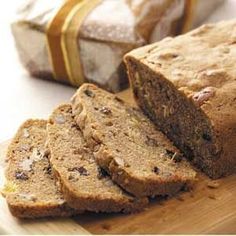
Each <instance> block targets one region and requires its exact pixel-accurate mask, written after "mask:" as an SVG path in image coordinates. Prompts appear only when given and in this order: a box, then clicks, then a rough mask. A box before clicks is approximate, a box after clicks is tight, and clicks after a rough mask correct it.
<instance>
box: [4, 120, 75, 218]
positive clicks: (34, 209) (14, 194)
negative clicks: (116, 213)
mask: <svg viewBox="0 0 236 236" xmlns="http://www.w3.org/2000/svg"><path fill="white" fill-rule="evenodd" d="M46 124H47V121H45V120H27V121H26V122H25V123H24V124H22V126H21V127H20V128H19V130H18V132H17V134H16V136H15V137H14V139H13V140H12V142H11V144H10V146H9V148H8V152H7V161H8V166H7V169H6V172H5V175H6V180H7V183H6V185H5V188H4V190H3V194H4V196H5V197H6V200H7V203H8V206H9V209H10V211H11V213H12V214H13V215H14V216H16V217H20V218H36V217H45V216H70V215H74V214H75V213H76V211H75V210H73V209H71V208H70V207H69V206H68V205H67V204H66V202H65V200H64V198H63V196H62V194H61V192H60V190H59V188H58V186H57V183H56V181H55V179H54V176H53V175H52V173H51V167H50V165H49V161H48V151H47V149H46V148H45V142H46V137H47V135H46Z"/></svg>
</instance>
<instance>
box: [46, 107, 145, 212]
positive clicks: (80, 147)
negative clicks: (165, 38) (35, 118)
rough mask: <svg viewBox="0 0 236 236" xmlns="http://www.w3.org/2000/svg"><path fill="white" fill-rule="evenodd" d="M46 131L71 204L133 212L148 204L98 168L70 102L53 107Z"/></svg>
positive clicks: (91, 208)
mask: <svg viewBox="0 0 236 236" xmlns="http://www.w3.org/2000/svg"><path fill="white" fill-rule="evenodd" d="M47 130H48V146H49V149H50V153H51V158H50V162H51V165H52V168H53V170H54V171H55V174H56V176H57V177H58V179H59V180H60V182H61V186H62V188H61V189H62V192H63V195H64V197H65V199H66V201H67V202H68V204H69V205H70V206H71V207H73V208H76V209H80V210H88V211H95V212H133V211H137V210H140V209H142V208H143V207H144V206H145V205H146V204H147V203H148V200H147V199H146V198H142V199H137V198H134V197H132V196H131V195H129V194H127V193H125V192H124V191H123V190H122V189H121V188H120V187H119V186H117V185H116V184H114V183H113V182H112V180H111V178H110V177H109V176H108V175H107V174H106V172H105V171H104V170H102V169H101V168H100V167H98V165H97V164H96V162H95V159H94V156H93V154H92V152H91V150H90V149H89V147H88V146H87V145H86V142H85V140H84V138H83V134H82V132H81V131H80V129H79V127H78V126H77V125H76V123H75V121H74V117H73V115H72V108H71V105H69V104H65V105H61V106H59V107H58V108H56V109H55V110H54V112H53V113H52V115H51V117H50V119H49V123H48V126H47Z"/></svg>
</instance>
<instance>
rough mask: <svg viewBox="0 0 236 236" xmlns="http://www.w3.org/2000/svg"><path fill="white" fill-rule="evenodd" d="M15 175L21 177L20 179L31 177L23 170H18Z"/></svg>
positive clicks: (17, 177)
mask: <svg viewBox="0 0 236 236" xmlns="http://www.w3.org/2000/svg"><path fill="white" fill-rule="evenodd" d="M15 177H16V179H20V180H28V179H29V176H28V175H27V174H26V173H24V172H23V171H16V173H15Z"/></svg>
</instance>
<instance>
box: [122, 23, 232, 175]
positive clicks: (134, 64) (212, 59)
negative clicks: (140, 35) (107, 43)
mask: <svg viewBox="0 0 236 236" xmlns="http://www.w3.org/2000/svg"><path fill="white" fill-rule="evenodd" d="M125 61H126V63H127V68H128V73H129V78H130V82H131V84H132V87H133V92H134V96H135V98H136V100H137V102H138V104H139V106H140V107H141V108H142V109H143V111H144V112H145V113H146V114H147V115H148V116H149V117H150V118H151V119H152V120H153V121H154V122H155V123H156V125H157V126H158V127H159V128H160V129H161V130H162V131H163V132H164V133H165V134H166V135H167V136H168V137H169V138H170V139H171V140H172V141H173V142H174V143H175V144H176V146H177V147H179V148H180V149H181V150H182V151H183V152H184V153H185V155H186V156H187V157H188V158H189V160H191V161H192V163H194V164H195V165H196V166H198V167H199V168H200V169H202V170H203V171H204V172H205V173H206V174H208V175H209V176H210V177H212V178H219V177H221V176H225V175H228V174H230V173H233V172H235V170H236V66H235V62H236V20H231V21H224V22H220V23H217V24H208V25H203V26H202V27H200V28H198V29H196V30H193V31H192V32H190V33H188V34H185V35H182V36H178V37H175V38H170V37H169V38H166V39H164V40H162V41H160V42H158V43H155V44H152V45H149V46H146V47H143V48H140V49H137V50H134V51H132V52H130V53H129V54H128V55H127V56H126V57H125Z"/></svg>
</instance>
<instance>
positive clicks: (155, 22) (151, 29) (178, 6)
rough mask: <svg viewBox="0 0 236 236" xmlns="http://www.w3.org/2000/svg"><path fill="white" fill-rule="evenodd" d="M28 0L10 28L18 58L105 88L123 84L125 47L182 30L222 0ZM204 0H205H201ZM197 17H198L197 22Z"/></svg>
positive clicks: (66, 79)
mask: <svg viewBox="0 0 236 236" xmlns="http://www.w3.org/2000/svg"><path fill="white" fill-rule="evenodd" d="M203 2H206V1H204V0H199V1H197V2H196V1H194V0H188V1H186V0H89V1H88V0H67V1H65V0H54V1H47V0H27V1H26V3H25V5H24V6H23V7H22V8H21V9H20V10H19V14H18V17H17V19H16V21H15V22H14V23H13V24H12V32H13V35H14V38H15V41H16V46H17V49H18V51H19V55H20V59H21V61H22V63H23V65H24V66H25V67H26V69H27V70H28V71H29V73H30V74H31V75H33V76H36V77H40V78H45V79H55V80H57V81H59V82H63V83H69V84H71V85H74V86H79V85H81V84H82V83H83V82H85V81H86V82H88V81H89V82H92V83H95V84H98V85H100V86H101V87H103V88H105V89H108V90H110V91H113V92H116V91H119V90H121V89H122V88H123V87H125V86H126V84H127V78H126V77H127V76H126V73H125V70H124V66H123V63H122V58H123V55H124V54H125V53H127V52H128V51H130V50H132V49H134V48H137V47H139V46H142V45H144V44H146V43H149V42H155V41H158V40H160V39H162V38H163V37H165V36H167V35H175V34H178V33H180V32H182V30H187V29H188V28H189V27H190V26H191V23H192V22H193V21H194V22H196V21H197V19H201V20H202V19H203V18H204V17H205V16H206V14H209V11H211V10H212V7H211V8H210V7H209V6H215V5H217V4H219V3H220V2H222V0H209V1H207V6H208V7H207V8H205V11H203V12H204V15H203V16H202V14H200V11H198V12H197V13H198V14H197V15H196V14H194V16H193V12H194V9H198V8H199V7H198V6H202V3H203ZM205 4H206V3H205ZM198 23H199V22H198Z"/></svg>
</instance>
